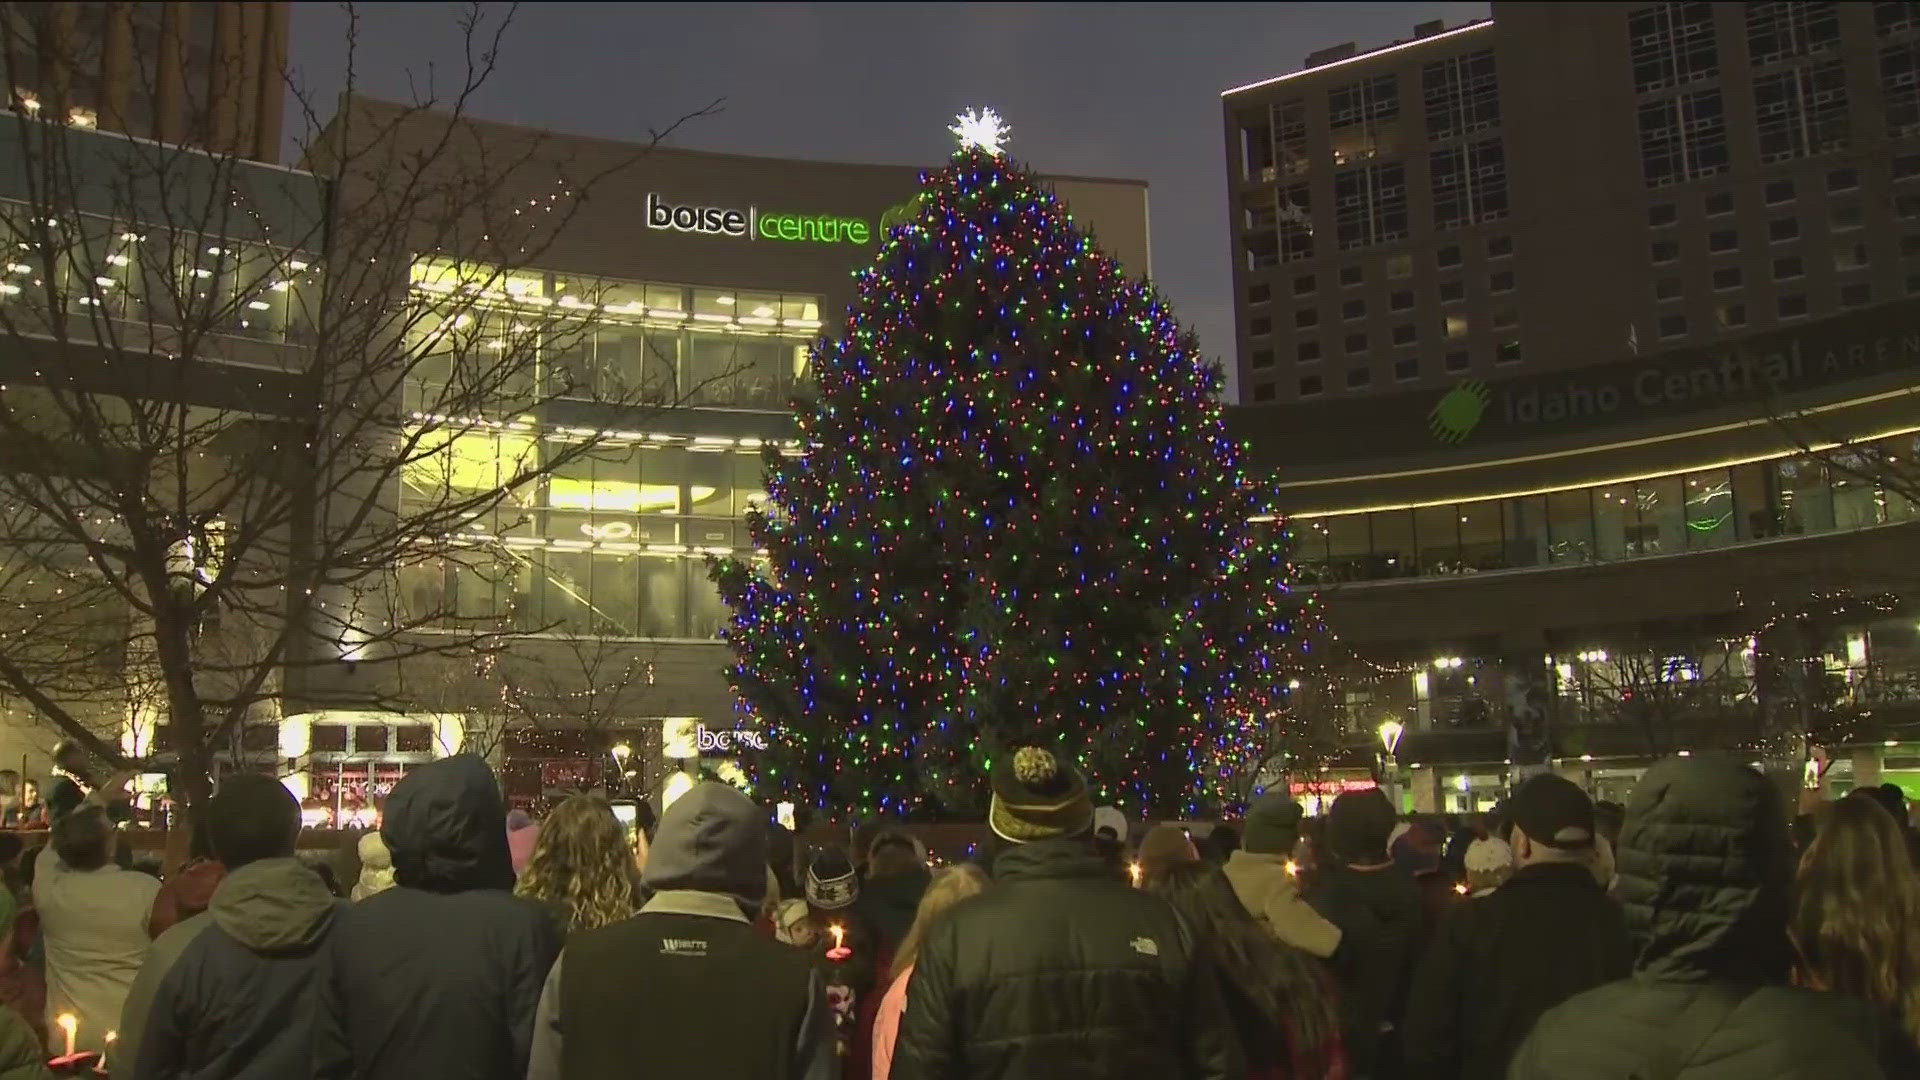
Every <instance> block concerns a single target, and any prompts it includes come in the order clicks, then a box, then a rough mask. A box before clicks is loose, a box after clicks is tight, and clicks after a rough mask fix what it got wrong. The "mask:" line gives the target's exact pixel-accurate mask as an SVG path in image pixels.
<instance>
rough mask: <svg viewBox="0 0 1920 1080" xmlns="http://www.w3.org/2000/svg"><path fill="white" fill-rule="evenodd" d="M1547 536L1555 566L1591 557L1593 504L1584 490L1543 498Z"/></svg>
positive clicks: (1560, 492) (1556, 493)
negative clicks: (1544, 501) (1545, 510)
mask: <svg viewBox="0 0 1920 1080" xmlns="http://www.w3.org/2000/svg"><path fill="white" fill-rule="evenodd" d="M1547 536H1548V542H1549V546H1548V550H1549V552H1550V557H1551V559H1552V561H1554V562H1556V563H1569V562H1587V561H1588V560H1590V559H1592V558H1593V504H1592V502H1591V501H1590V500H1589V498H1588V492H1587V490H1586V489H1585V488H1582V489H1580V490H1579V491H1556V492H1554V493H1553V494H1551V495H1548V496H1547Z"/></svg>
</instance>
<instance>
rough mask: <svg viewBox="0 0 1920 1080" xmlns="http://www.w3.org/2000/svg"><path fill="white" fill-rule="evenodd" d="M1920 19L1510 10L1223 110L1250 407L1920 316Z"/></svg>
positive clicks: (1634, 8) (1317, 66) (1761, 11)
mask: <svg viewBox="0 0 1920 1080" xmlns="http://www.w3.org/2000/svg"><path fill="white" fill-rule="evenodd" d="M1916 31H1920V8H1916V7H1915V5H1912V4H1907V3H1876V4H1837V3H1755V4H1737V5H1736V4H1710V3H1657V4H1638V5H1635V4H1538V3H1496V4H1494V5H1493V17H1492V18H1491V19H1490V20H1484V21H1480V22H1475V23H1469V24H1466V25H1463V26H1457V27H1452V28H1446V27H1443V26H1442V25H1441V24H1439V23H1426V24H1422V25H1421V26H1418V27H1416V28H1415V32H1414V33H1415V36H1414V37H1412V38H1410V39H1408V40H1405V41H1400V42H1396V43H1394V44H1392V45H1390V46H1387V47H1385V48H1380V49H1375V50H1372V51H1369V52H1358V51H1356V50H1355V48H1354V46H1353V45H1352V44H1351V43H1349V44H1345V45H1339V46H1335V47H1333V48H1329V49H1323V50H1321V51H1320V52H1317V53H1315V54H1313V55H1312V56H1310V57H1308V58H1307V63H1306V66H1305V67H1304V68H1303V69H1302V70H1300V71H1296V72H1292V73H1289V74H1285V75H1278V76H1275V77H1273V78H1270V79H1265V80H1262V81H1260V82H1256V83H1252V84H1250V85H1247V86H1242V87H1236V88H1234V89H1232V90H1228V91H1226V92H1225V94H1224V95H1223V103H1224V108H1225V116H1226V130H1227V143H1228V169H1229V176H1230V180H1229V186H1230V198H1231V200H1232V206H1231V213H1232V218H1233V226H1234V227H1233V251H1234V289H1235V293H1236V295H1235V310H1236V312H1237V316H1238V318H1237V323H1238V325H1237V346H1238V350H1239V351H1238V359H1239V365H1240V366H1239V373H1240V386H1241V387H1242V388H1243V389H1242V394H1243V398H1244V399H1245V400H1248V401H1254V402H1263V401H1293V400H1300V399H1314V398H1326V397H1349V396H1378V395H1382V394H1390V393H1394V392H1396V391H1399V390H1407V389H1418V388H1430V387H1433V386H1436V385H1439V384H1442V383H1447V382H1452V381H1456V380H1459V379H1462V378H1473V379H1485V380H1491V379H1498V378H1503V377H1506V376H1508V375H1513V374H1519V373H1523V372H1538V371H1543V370H1553V369H1561V368H1573V367H1581V366H1584V365H1588V364H1593V363H1598V362H1603V361H1610V360H1616V359H1619V358H1620V357H1622V356H1628V355H1634V354H1646V353H1652V352H1656V351H1659V350H1662V349H1666V348H1671V347H1675V346H1680V345H1710V344H1713V343H1716V342H1722V341H1726V340H1729V339H1733V338H1737V337H1739V336H1740V335H1743V334H1747V333H1751V332H1754V331H1759V330H1765V329H1769V328H1773V327H1778V326H1783V325H1789V324H1792V323H1793V322H1794V321H1795V320H1801V319H1807V318H1815V317H1818V316H1821V315H1823V314H1828V313H1832V312H1837V311H1841V310H1844V309H1849V308H1857V307H1861V306H1864V305H1866V304H1869V303H1872V302H1874V301H1876V300H1885V299H1889V298H1891V297H1895V296H1903V295H1906V294H1907V293H1908V292H1909V291H1911V290H1910V289H1909V286H1910V285H1911V286H1913V287H1915V288H1920V277H1914V278H1911V279H1910V277H1909V274H1908V270H1907V268H1906V267H1904V266H1903V264H1902V259H1903V257H1905V256H1907V255H1909V254H1915V253H1920V245H1910V248H1911V250H1907V249H1902V248H1901V247H1900V244H1901V243H1902V241H1901V239H1900V237H1899V234H1898V230H1897V229H1896V228H1895V226H1896V224H1897V223H1898V222H1900V221H1902V220H1905V219H1906V218H1907V217H1910V216H1920V194H1903V193H1901V192H1899V191H1896V187H1897V186H1898V185H1899V183H1900V181H1901V180H1903V179H1905V178H1907V177H1910V176H1915V175H1920V154H1916V153H1915V152H1914V149H1915V148H1908V149H1907V151H1906V152H1905V153H1901V152H1900V150H1899V148H1900V145H1901V140H1902V139H1903V138H1904V136H1906V135H1907V134H1909V133H1912V132H1916V131H1920V33H1916Z"/></svg>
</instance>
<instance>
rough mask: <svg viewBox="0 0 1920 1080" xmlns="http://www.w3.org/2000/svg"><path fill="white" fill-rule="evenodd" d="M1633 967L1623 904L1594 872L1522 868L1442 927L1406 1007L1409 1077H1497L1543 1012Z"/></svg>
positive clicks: (1465, 903) (1557, 866)
mask: <svg viewBox="0 0 1920 1080" xmlns="http://www.w3.org/2000/svg"><path fill="white" fill-rule="evenodd" d="M1632 966H1633V946H1631V945H1630V944H1628V943H1627V928H1626V924H1625V923H1624V922H1622V921H1621V917H1620V908H1619V906H1618V905H1616V904H1615V903H1614V902H1613V901H1611V900H1609V899H1607V895H1606V893H1604V892H1602V891H1601V890H1600V884H1599V883H1598V882H1596V881H1595V880H1594V879H1593V872H1592V871H1590V870H1588V869H1587V868H1586V867H1585V866H1583V865H1580V864H1578V863H1546V864H1537V865H1533V866H1524V867H1521V868H1520V870H1519V872H1518V873H1516V874H1514V875H1513V877H1512V879H1510V880H1509V881H1508V882H1507V883H1506V884H1505V885H1502V886H1500V888H1498V889H1496V890H1495V891H1494V892H1493V893H1492V894H1491V895H1488V896H1483V897H1479V898H1477V899H1472V900H1462V901H1460V902H1458V903H1456V904H1455V905H1454V906H1453V908H1452V910H1450V911H1448V912H1447V915H1446V918H1445V919H1443V920H1442V921H1441V923H1440V930H1439V932H1438V933H1437V934H1436V935H1435V936H1434V940H1433V943H1432V944H1431V945H1429V946H1428V947H1427V955H1426V958H1425V959H1424V960H1422V961H1421V962H1420V966H1419V968H1418V969H1417V970H1416V972H1415V975H1414V980H1413V994H1412V996H1411V997H1410V998H1409V999H1408V1002H1407V1022H1406V1025H1405V1027H1404V1028H1403V1030H1404V1032H1405V1039H1404V1042H1403V1045H1404V1047H1405V1053H1406V1062H1407V1069H1406V1072H1407V1075H1408V1076H1417V1077H1420V1078H1421V1080H1456V1078H1465V1080H1500V1078H1501V1077H1504V1076H1506V1075H1507V1062H1508V1061H1509V1060H1510V1059H1512V1057H1513V1052H1514V1051H1515V1050H1517V1049H1519V1048H1520V1043H1521V1042H1522V1041H1523V1040H1525V1039H1526V1037H1527V1032H1529V1031H1531V1030H1533V1024H1534V1021H1536V1020H1538V1019H1540V1014H1541V1013H1544V1012H1546V1011H1547V1010H1548V1009H1551V1008H1553V1007H1554V1006H1555V1005H1558V1004H1560V1003H1561V1002H1563V1001H1565V1000H1567V999H1568V998H1570V997H1572V996H1573V995H1575V994H1577V993H1580V992H1581V991H1582V990H1591V989H1593V988H1594V987H1596V986H1599V985H1600V984H1602V983H1608V982H1612V981H1613V980H1615V979H1619V978H1624V977H1625V976H1626V974H1627V971H1628V969H1629V968H1631V967H1632Z"/></svg>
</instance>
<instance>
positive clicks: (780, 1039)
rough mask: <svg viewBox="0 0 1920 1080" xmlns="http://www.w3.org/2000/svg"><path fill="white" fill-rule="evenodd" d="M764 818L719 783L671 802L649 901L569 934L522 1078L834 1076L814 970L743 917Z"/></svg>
mask: <svg viewBox="0 0 1920 1080" xmlns="http://www.w3.org/2000/svg"><path fill="white" fill-rule="evenodd" d="M763 820H764V818H763V815H762V812H761V811H760V809H759V808H758V807H756V806H755V805H754V804H753V801H752V800H750V799H748V798H747V797H746V796H745V795H742V794H741V793H740V792H739V791H738V790H737V789H735V788H733V787H731V786H729V785H727V784H723V783H718V782H715V781H703V782H701V783H697V784H695V785H694V786H693V787H692V788H690V789H688V791H687V793H686V794H684V795H682V796H680V797H679V798H678V799H676V800H674V802H673V804H672V805H671V806H669V807H667V809H666V812H665V813H663V814H661V816H660V824H659V828H658V829H657V831H656V832H655V834H654V840H653V846H652V851H651V854H650V856H649V857H648V859H647V865H646V868H645V869H644V870H643V871H642V879H643V881H644V883H645V885H646V888H647V889H648V891H649V892H651V893H652V898H651V899H649V900H648V901H647V903H646V905H645V906H644V907H642V908H641V909H640V913H639V914H638V915H635V916H634V917H632V918H630V919H626V920H623V921H621V922H616V923H612V924H610V925H607V926H603V927H600V928H599V929H595V930H585V931H581V932H580V933H577V934H575V935H574V936H573V937H572V938H571V939H569V941H568V944H567V948H566V950H565V952H563V953H562V954H561V957H560V959H559V961H557V962H556V963H555V964H554V965H553V970H552V971H551V972H550V973H548V975H547V979H546V985H545V987H544V988H543V989H542V991H541V993H540V1006H539V1011H538V1015H537V1019H536V1022H535V1025H534V1036H533V1054H532V1059H531V1061H530V1063H529V1066H528V1069H527V1074H526V1075H527V1080H596V1078H599V1077H613V1076H644V1077H646V1078H647V1080H707V1078H709V1077H751V1078H753V1080H834V1078H836V1077H839V1076H840V1065H839V1062H838V1060H837V1057H836V1052H835V1046H834V1037H833V1018H832V1013H831V1009H830V1007H829V1006H828V1004H827V998H826V987H825V985H824V984H823V982H822V980H821V978H820V975H819V973H818V972H817V971H816V970H815V969H814V967H813V965H812V964H811V963H810V962H809V960H808V957H807V954H806V953H805V952H803V951H801V950H799V949H796V948H793V947H791V946H788V945H783V944H781V943H779V942H777V941H771V940H769V939H768V938H766V937H765V936H764V935H762V934H760V933H758V932H757V931H755V930H754V928H753V926H752V924H751V922H750V921H749V920H750V919H751V918H752V917H753V915H754V914H755V913H756V912H758V911H759V909H760V905H761V902H762V901H763V900H764V899H765V892H766V888H767V866H766V863H767V830H766V829H765V828H764V827H763V825H762V821H763ZM825 936H829V937H830V936H831V935H830V934H829V935H825ZM422 1075H428V1074H422ZM431 1075H435V1076H444V1075H448V1074H446V1073H433V1074H431Z"/></svg>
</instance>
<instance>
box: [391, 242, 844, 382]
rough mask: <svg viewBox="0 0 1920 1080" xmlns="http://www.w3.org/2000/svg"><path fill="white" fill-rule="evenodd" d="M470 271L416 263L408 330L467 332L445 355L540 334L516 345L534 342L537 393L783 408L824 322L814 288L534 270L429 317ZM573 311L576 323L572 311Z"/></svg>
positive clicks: (424, 371)
mask: <svg viewBox="0 0 1920 1080" xmlns="http://www.w3.org/2000/svg"><path fill="white" fill-rule="evenodd" d="M474 276H475V273H474V271H473V270H471V269H467V268H463V267H461V266H460V265H458V264H455V263H452V262H448V261H445V260H437V259H422V260H420V261H418V262H416V263H415V264H414V266H413V285H414V293H415V295H416V297H419V298H420V299H421V301H422V306H423V314H422V316H421V317H419V318H416V319H414V320H412V322H411V325H410V331H411V332H412V333H414V334H418V335H422V336H424V337H429V338H431V337H434V336H446V335H462V336H463V337H465V338H466V340H462V341H458V342H456V343H453V344H450V345H449V347H448V349H447V350H446V351H447V352H448V353H449V362H451V356H452V355H480V354H481V353H479V352H476V351H474V350H475V349H476V347H477V348H478V349H479V350H484V349H486V348H489V347H493V348H499V347H501V346H498V345H495V344H494V343H495V342H505V341H508V340H510V339H511V336H512V335H513V334H515V333H516V332H522V333H535V334H538V335H540V337H541V340H539V341H534V342H525V341H516V342H514V347H515V348H516V350H517V349H520V348H521V347H523V346H528V345H530V346H531V347H532V350H533V352H534V354H535V356H536V361H535V365H534V368H535V370H536V371H537V372H538V373H539V376H540V377H541V378H543V379H545V380H546V384H545V387H544V394H543V396H546V395H552V396H558V397H563V398H579V399H582V400H595V401H609V400H612V401H622V402H635V403H638V404H643V405H698V406H708V407H713V406H719V407H731V408H745V409H764V410H785V409H786V408H787V404H788V399H789V397H790V396H791V394H792V392H793V388H794V386H795V384H796V383H797V382H798V381H799V380H800V379H801V377H802V376H803V375H805V373H806V366H807V350H808V346H809V345H810V344H811V343H812V341H813V339H814V338H816V337H817V336H818V335H819V332H820V328H821V325H822V324H821V321H820V297H819V296H816V295H807V294H794V293H777V292H756V291H750V290H745V289H713V288H699V287H694V286H686V285H670V284H663V283H660V282H635V281H609V280H599V279H580V278H571V277H569V276H568V275H565V274H557V273H545V272H540V271H528V272H522V273H513V274H506V275H499V276H498V277H499V280H495V281H490V285H491V286H492V287H491V288H489V290H488V295H487V296H485V297H483V302H482V303H479V304H475V303H473V302H472V301H468V300H464V299H463V300H462V301H459V302H457V304H456V305H455V306H457V307H458V309H459V313H458V314H452V315H450V316H449V315H438V316H436V315H435V308H436V303H435V299H434V298H435V296H436V294H440V295H444V294H447V293H451V292H453V291H454V290H456V289H462V288H466V287H467V283H468V282H470V281H471V280H472V279H473V277H474ZM573 311H578V312H579V313H580V315H579V318H578V319H577V320H576V319H573V318H570V317H569V315H568V313H569V312H573ZM530 312H537V316H536V315H532V314H527V313H530ZM436 374H438V373H437V372H436V371H435V370H432V369H431V367H430V365H422V368H421V370H420V371H419V372H417V373H416V376H417V382H418V383H419V384H420V385H430V383H431V380H432V379H433V378H434V377H436ZM414 404H416V405H417V404H418V402H417V401H416V402H415V403H414Z"/></svg>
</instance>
